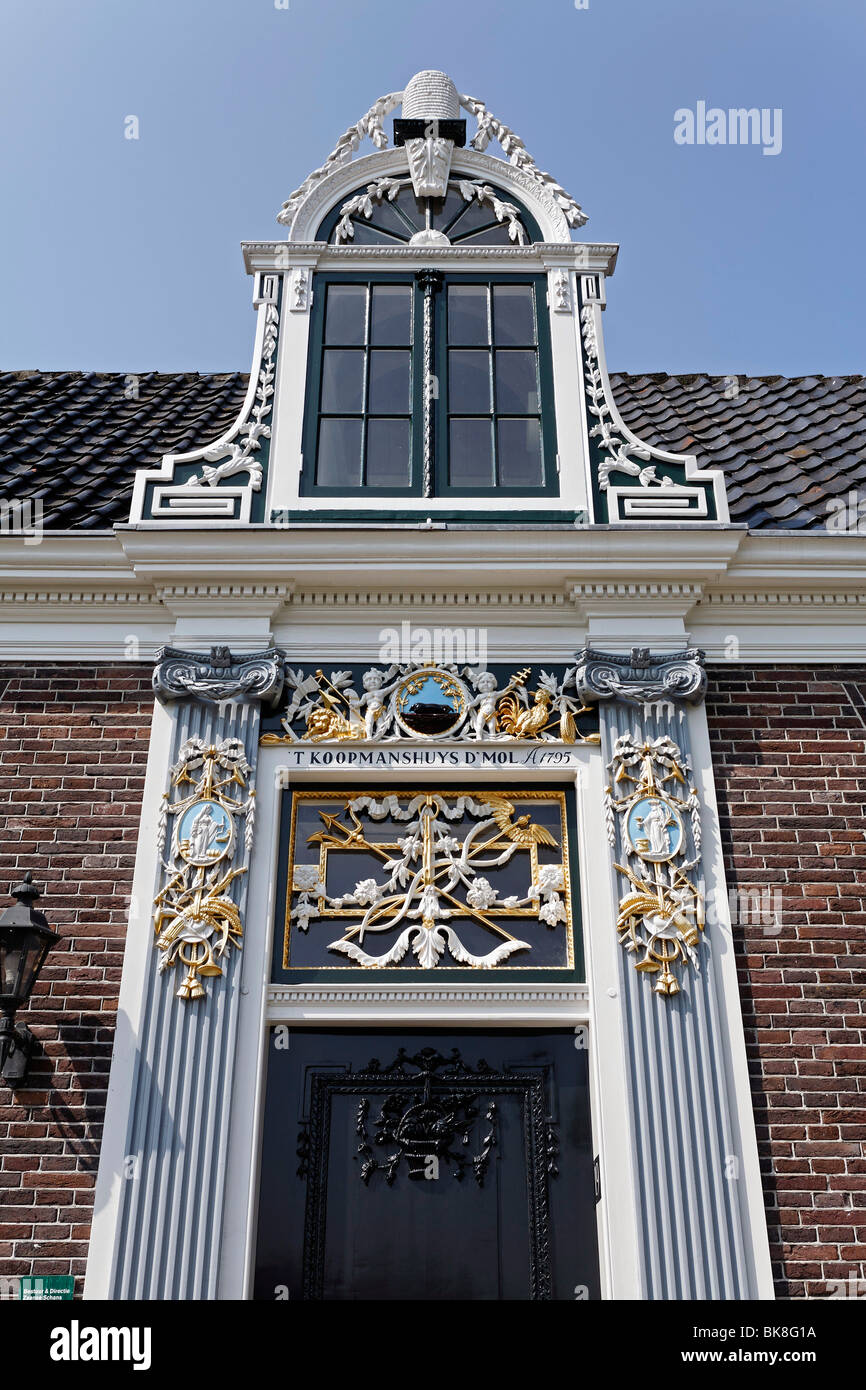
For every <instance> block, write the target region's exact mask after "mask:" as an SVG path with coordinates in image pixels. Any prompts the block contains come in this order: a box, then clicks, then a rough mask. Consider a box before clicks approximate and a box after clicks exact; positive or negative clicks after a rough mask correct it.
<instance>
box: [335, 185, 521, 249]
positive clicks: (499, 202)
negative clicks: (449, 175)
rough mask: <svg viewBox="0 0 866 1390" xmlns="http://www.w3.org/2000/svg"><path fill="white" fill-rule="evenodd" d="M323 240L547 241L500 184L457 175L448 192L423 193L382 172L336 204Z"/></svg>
mask: <svg viewBox="0 0 866 1390" xmlns="http://www.w3.org/2000/svg"><path fill="white" fill-rule="evenodd" d="M316 239H317V241H327V242H330V243H331V245H336V246H346V245H348V246H371V245H380V246H382V245H384V246H388V245H390V246H394V245H407V244H408V243H415V244H416V245H417V244H427V245H451V246H471V245H476V246H482V245H483V246H524V245H526V244H527V243H529V242H532V241H541V240H542V237H541V231H540V228H539V227H538V224H537V222H536V221H535V219H534V218H533V217H532V216H531V215H530V213H529V212H527V210H526V208H524V207H522V206H520V205H518V204H517V203H515V202H514V201H513V200H512V199H511V198H509V196H508V195H507V194H506V193H504V192H503V191H502V189H500V188H496V187H494V186H493V185H492V184H489V183H482V182H480V181H479V180H477V179H467V178H454V179H451V180H450V181H449V183H448V188H447V191H446V194H445V197H444V198H418V197H416V196H415V193H414V190H413V188H412V181H411V179H409V178H403V179H395V178H381V179H376V180H375V182H373V183H369V184H367V185H366V187H364V188H361V189H358V190H357V192H355V193H353V194H352V196H351V197H350V198H348V199H346V200H344V201H343V202H342V203H341V204H340V205H339V207H336V208H332V209H331V211H330V212H329V213H328V215H327V217H325V219H324V221H323V222H322V224H321V226H320V227H319V230H318V233H317V237H316Z"/></svg>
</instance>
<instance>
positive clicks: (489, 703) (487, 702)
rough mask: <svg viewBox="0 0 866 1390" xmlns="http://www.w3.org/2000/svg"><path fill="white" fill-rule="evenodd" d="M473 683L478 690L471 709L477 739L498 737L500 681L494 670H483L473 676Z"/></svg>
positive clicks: (473, 730) (473, 729) (473, 728)
mask: <svg viewBox="0 0 866 1390" xmlns="http://www.w3.org/2000/svg"><path fill="white" fill-rule="evenodd" d="M473 685H474V686H475V689H476V690H477V691H478V694H477V695H475V696H474V698H473V700H472V703H471V705H470V709H472V710H474V713H473V715H472V732H473V734H474V736H475V738H477V739H479V740H480V739H483V738H485V737H487V738H491V739H492V738H496V735H497V728H496V701H497V699H498V697H499V690H498V682H497V679H496V677H495V676H494V674H493V672H492V671H481V672H480V674H479V675H477V676H475V677H474V678H473Z"/></svg>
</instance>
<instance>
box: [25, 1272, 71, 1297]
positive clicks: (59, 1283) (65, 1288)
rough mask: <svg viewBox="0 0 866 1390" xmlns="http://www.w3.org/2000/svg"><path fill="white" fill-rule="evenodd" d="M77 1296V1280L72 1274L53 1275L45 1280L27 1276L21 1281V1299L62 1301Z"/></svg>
mask: <svg viewBox="0 0 866 1390" xmlns="http://www.w3.org/2000/svg"><path fill="white" fill-rule="evenodd" d="M74 1294H75V1280H74V1279H73V1277H72V1275H71V1274H51V1275H47V1276H45V1277H43V1278H33V1277H31V1276H29V1275H28V1276H26V1277H24V1278H22V1280H21V1286H20V1288H19V1291H18V1297H19V1298H40V1299H44V1298H47V1299H62V1298H72V1297H73V1296H74Z"/></svg>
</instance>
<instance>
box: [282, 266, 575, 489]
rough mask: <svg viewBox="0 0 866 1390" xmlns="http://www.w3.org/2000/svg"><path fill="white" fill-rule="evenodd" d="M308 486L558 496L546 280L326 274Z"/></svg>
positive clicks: (313, 359) (314, 340) (319, 310)
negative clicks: (555, 494) (556, 494)
mask: <svg viewBox="0 0 866 1390" xmlns="http://www.w3.org/2000/svg"><path fill="white" fill-rule="evenodd" d="M311 334H312V337H311V355H310V374H309V378H308V392H307V418H306V430H305V439H304V472H303V492H304V494H305V495H307V496H309V495H311V494H316V495H321V494H326V495H331V496H336V495H340V496H352V495H358V494H361V493H368V492H378V493H381V494H382V495H400V494H403V495H405V496H443V495H448V494H451V495H462V496H472V495H478V496H479V497H483V496H484V495H485V494H487V495H489V494H490V493H491V492H492V491H493V490H494V489H495V490H496V491H497V492H500V493H502V492H506V493H510V494H512V495H514V496H516V497H519V496H530V495H537V494H554V493H556V492H557V474H556V443H555V434H554V424H553V419H554V415H553V408H552V407H553V403H552V400H551V399H550V397H551V395H552V379H551V378H552V374H551V366H550V342H549V333H548V328H547V313H546V281H545V278H544V277H543V276H540V275H532V274H526V275H520V274H515V275H511V274H500V275H473V274H453V275H452V274H442V273H440V272H437V271H426V272H425V271H422V272H418V273H415V274H413V273H404V274H399V273H398V274H385V273H383V274H370V275H360V274H358V275H354V274H337V273H323V274H320V275H317V276H316V279H315V282H314V299H313V321H312V327H311Z"/></svg>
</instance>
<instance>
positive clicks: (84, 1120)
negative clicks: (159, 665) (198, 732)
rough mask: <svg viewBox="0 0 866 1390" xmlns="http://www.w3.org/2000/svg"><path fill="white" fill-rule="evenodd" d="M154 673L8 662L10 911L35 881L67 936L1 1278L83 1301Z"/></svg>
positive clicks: (16, 1142)
mask: <svg viewBox="0 0 866 1390" xmlns="http://www.w3.org/2000/svg"><path fill="white" fill-rule="evenodd" d="M150 672H151V668H150V666H143V665H137V664H135V665H133V664H127V663H124V664H121V665H117V666H107V665H106V666H103V665H95V666H82V665H79V664H77V663H76V664H66V663H64V664H59V663H58V664H57V665H45V664H42V665H39V666H33V665H23V664H22V665H20V666H18V665H12V664H0V908H2V907H6V906H8V905H9V904H10V902H11V901H12V900H11V899H10V898H8V897H7V896H6V894H7V892H8V889H9V887H10V886H11V885H12V884H14V883H17V882H18V881H19V880H20V878H21V876H22V874H23V873H24V872H25V870H27V869H32V871H33V877H34V879H35V881H36V882H37V883H38V884H39V886H40V887H43V888H44V890H45V891H44V896H43V898H42V899H41V900H40V901H39V902H38V904H37V906H38V907H40V908H41V909H42V910H43V911H44V912H45V913H46V915H47V917H48V920H49V922H50V923H51V925H52V926H53V927H55V929H57V930H58V931H60V933H61V934H62V937H63V939H62V941H61V942H60V943H58V945H57V946H56V947H55V949H54V951H53V952H52V953H51V955H50V956H49V958H48V963H47V964H46V966H45V968H44V970H43V972H42V975H41V976H40V980H39V983H38V984H37V986H36V991H35V994H34V996H33V1000H32V1001H31V1004H30V1006H29V1008H28V1009H26V1010H24V1011H22V1013H20V1014H19V1015H18V1017H19V1019H20V1021H21V1022H25V1023H27V1025H28V1026H29V1027H30V1028H31V1029H32V1031H33V1033H34V1034H35V1036H36V1038H37V1040H38V1044H39V1046H38V1050H37V1053H36V1054H35V1056H34V1059H33V1062H32V1064H31V1070H30V1075H29V1078H28V1082H27V1088H26V1089H22V1090H19V1091H18V1092H17V1094H16V1096H15V1099H14V1100H13V1099H12V1093H11V1092H10V1091H9V1089H8V1088H7V1087H6V1086H5V1085H4V1086H0V1275H19V1274H36V1275H48V1274H74V1275H76V1276H77V1277H76V1293H77V1294H80V1293H81V1288H82V1283H83V1275H84V1267H85V1261H86V1254H87V1241H88V1238H89V1234H90V1218H91V1211H92V1207H93V1188H94V1184H95V1181H96V1165H97V1158H98V1153H99V1143H100V1135H101V1130H102V1118H103V1113H104V1109H105V1093H106V1086H107V1082H108V1069H109V1061H110V1057H111V1045H112V1039H113V1036H114V1020H115V1013H116V1009H117V995H118V990H119V987H120V973H121V963H122V958H123V940H124V935H125V930H126V916H127V911H128V894H129V892H130V887H131V882H132V870H133V864H134V860H135V849H136V841H137V835H138V821H139V816H140V813H141V795H142V788H143V782H144V768H145V761H146V758H147V745H148V738H149V734H150V721H151V711H152V695H151V690H150Z"/></svg>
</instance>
